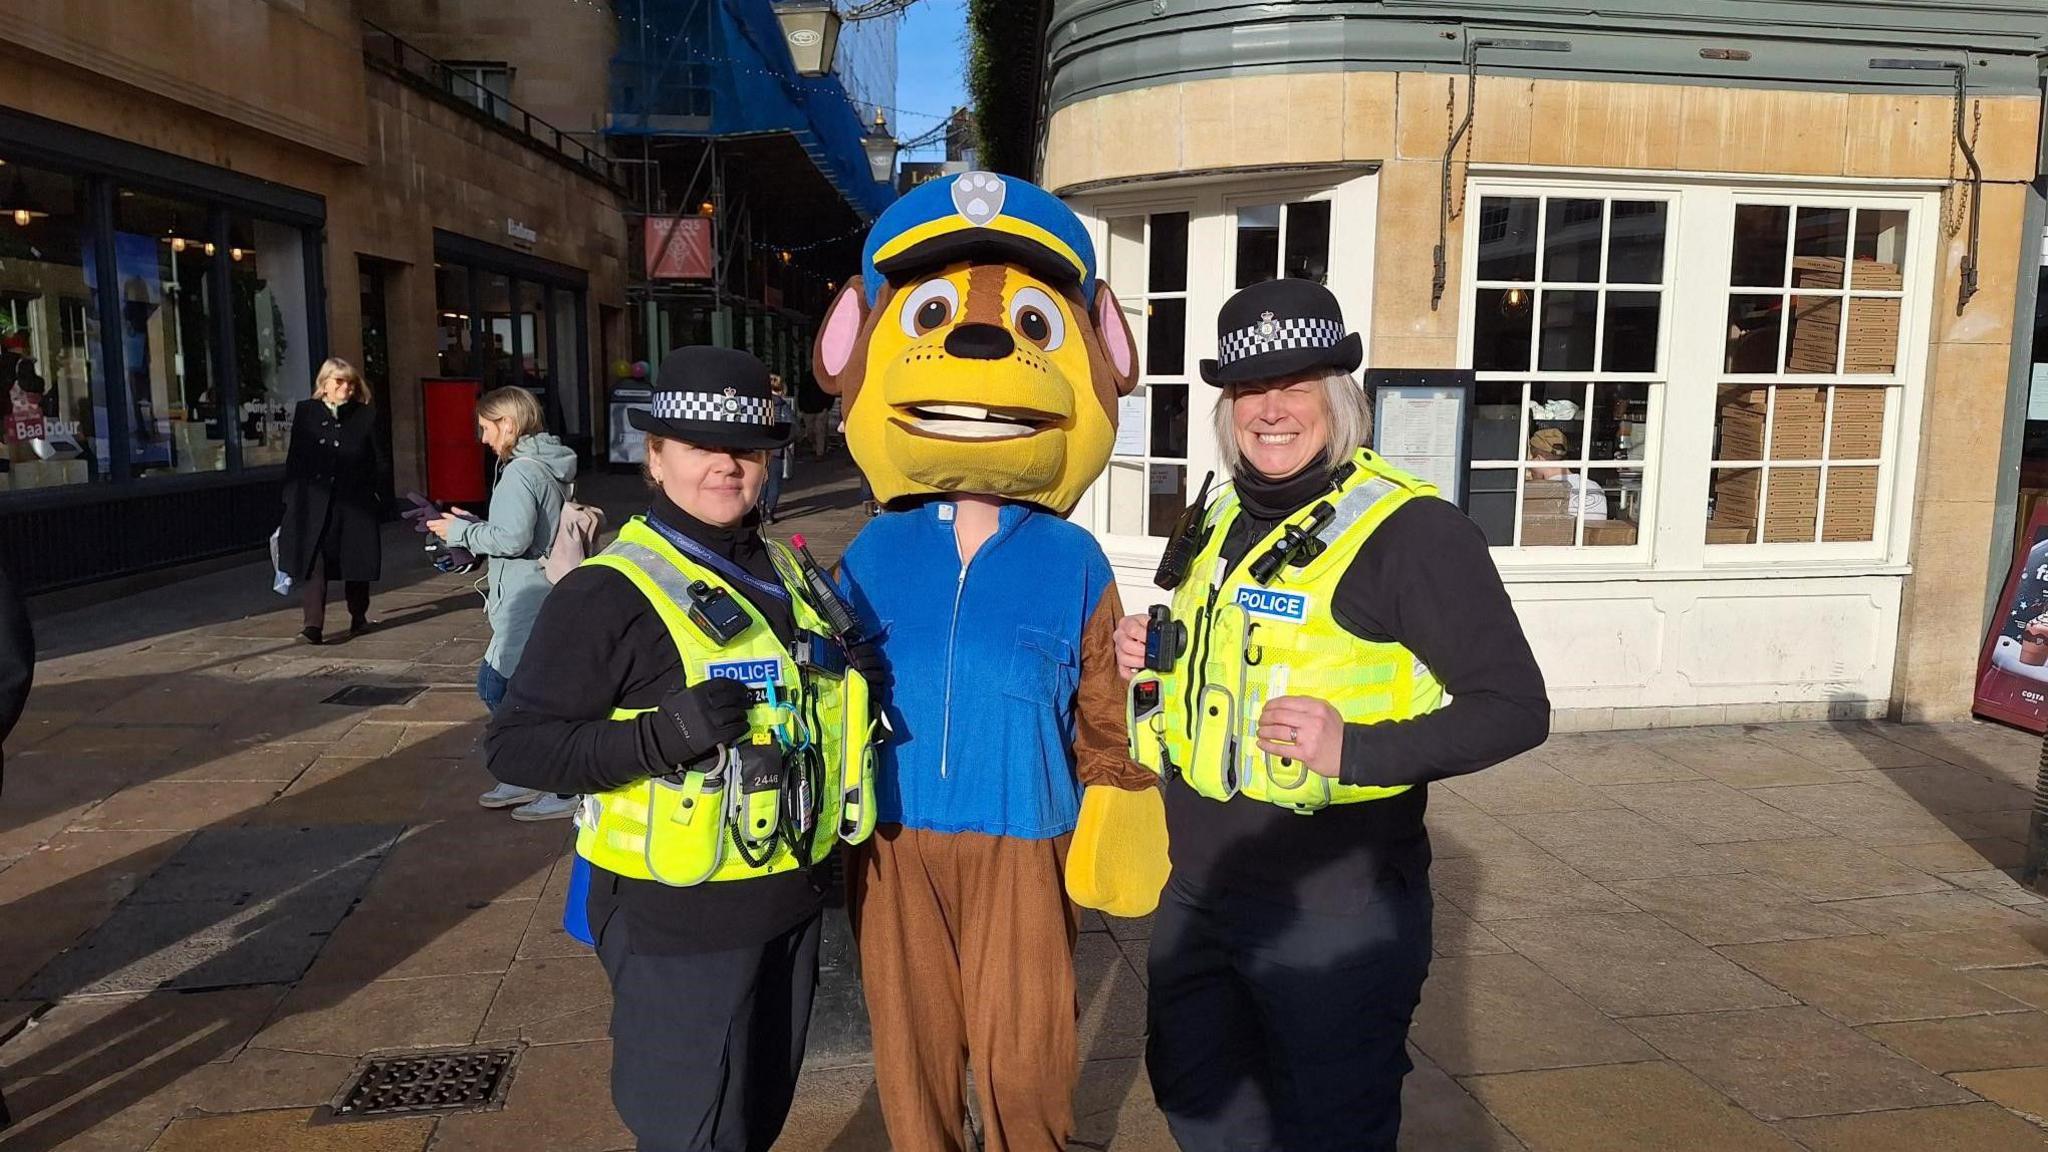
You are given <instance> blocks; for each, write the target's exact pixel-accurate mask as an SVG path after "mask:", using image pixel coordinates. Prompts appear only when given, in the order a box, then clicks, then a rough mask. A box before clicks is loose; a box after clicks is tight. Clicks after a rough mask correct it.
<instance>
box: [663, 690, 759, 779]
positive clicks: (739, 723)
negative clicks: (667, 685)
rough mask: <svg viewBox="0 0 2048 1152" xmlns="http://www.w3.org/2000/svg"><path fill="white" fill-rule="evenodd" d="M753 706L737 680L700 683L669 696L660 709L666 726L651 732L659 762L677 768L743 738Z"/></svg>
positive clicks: (750, 693) (751, 698) (750, 696)
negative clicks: (659, 755) (659, 753)
mask: <svg viewBox="0 0 2048 1152" xmlns="http://www.w3.org/2000/svg"><path fill="white" fill-rule="evenodd" d="M753 702H754V695H753V693H752V692H750V691H749V690H748V689H747V686H746V685H744V684H742V683H740V682H739V681H737V680H724V679H711V680H704V681H701V682H699V683H696V684H691V685H689V686H687V687H684V688H679V689H677V690H675V691H674V692H671V693H669V694H668V696H667V697H666V698H664V699H663V700H662V702H661V708H660V713H661V715H662V717H663V718H665V719H666V720H667V721H668V723H666V724H657V725H655V729H654V731H655V737H654V739H655V745H656V747H658V748H659V749H660V750H661V758H662V760H663V761H664V762H665V763H667V764H668V765H669V766H671V767H678V766H681V765H684V764H688V763H691V762H693V761H696V760H701V759H703V758H704V757H705V756H707V755H709V754H710V753H712V752H714V751H716V750H717V748H718V746H719V745H720V744H731V743H733V742H735V741H737V740H738V739H739V738H740V737H742V736H745V735H746V734H747V709H748V708H749V707H750V706H751V705H752V704H753Z"/></svg>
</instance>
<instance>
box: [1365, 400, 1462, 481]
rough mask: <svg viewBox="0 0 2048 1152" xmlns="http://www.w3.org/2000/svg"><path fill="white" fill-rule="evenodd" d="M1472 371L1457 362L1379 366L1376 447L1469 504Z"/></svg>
mask: <svg viewBox="0 0 2048 1152" xmlns="http://www.w3.org/2000/svg"><path fill="white" fill-rule="evenodd" d="M1472 380H1473V375H1472V372H1471V371H1470V370H1469V369H1455V368H1374V369H1372V370H1370V371H1368V372H1367V373H1366V386H1367V388H1368V389H1369V390H1370V392H1371V395H1372V400H1373V419H1372V434H1373V439H1372V448H1373V451H1375V452H1377V453H1379V454H1380V456H1381V457H1383V458H1384V459H1385V460H1386V462H1387V463H1389V464H1392V465H1393V466H1394V467H1396V468H1399V469H1401V470H1402V471H1404V472H1408V473H1411V474H1413V475H1415V476H1419V477H1421V478H1422V479H1424V480H1427V481H1429V482H1430V483H1432V484H1434V485H1436V486H1437V489H1438V490H1439V491H1440V492H1442V494H1443V498H1444V499H1446V500H1448V501H1450V502H1451V503H1453V504H1456V505H1458V506H1459V507H1461V508H1462V507H1464V505H1465V475H1466V473H1467V472H1468V471H1469V470H1470V469H1471V464H1472V448H1471V444H1472V440H1471V436H1470V435H1469V421H1470V418H1471V417H1470V410H1471V403H1472Z"/></svg>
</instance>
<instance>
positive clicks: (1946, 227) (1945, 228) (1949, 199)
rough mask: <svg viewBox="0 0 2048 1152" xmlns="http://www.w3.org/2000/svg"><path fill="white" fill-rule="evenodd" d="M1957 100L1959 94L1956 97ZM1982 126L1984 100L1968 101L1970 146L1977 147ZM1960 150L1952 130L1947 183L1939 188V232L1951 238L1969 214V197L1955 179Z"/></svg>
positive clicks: (1958, 230)
mask: <svg viewBox="0 0 2048 1152" xmlns="http://www.w3.org/2000/svg"><path fill="white" fill-rule="evenodd" d="M1956 99H1957V100H1958V101H1960V100H1961V99H1962V97H1961V96H1958V97H1956ZM1983 126H1984V102H1983V101H1982V100H1972V101H1971V102H1970V147H1971V149H1973V150H1974V149H1975V148H1976V147H1977V130H1978V129H1980V128H1982V127H1983ZM1959 151H1960V148H1959V146H1958V142H1957V140H1956V139H1955V134H1954V132H1950V134H1949V141H1948V184H1947V186H1945V187H1944V188H1942V190H1941V201H1942V203H1941V234H1942V235H1943V236H1946V237H1951V238H1953V237H1954V236H1955V235H1956V233H1958V232H1961V231H1962V230H1963V221H1964V219H1965V218H1967V217H1968V215H1969V197H1968V195H1967V194H1966V193H1965V190H1964V188H1963V185H1962V183H1961V182H1960V181H1958V180H1957V179H1956V154H1957V153H1958V152H1959Z"/></svg>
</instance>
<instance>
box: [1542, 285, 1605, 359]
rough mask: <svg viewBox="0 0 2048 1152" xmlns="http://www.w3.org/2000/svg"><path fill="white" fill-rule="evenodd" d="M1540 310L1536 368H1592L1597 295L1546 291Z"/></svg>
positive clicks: (1595, 293) (1597, 305)
mask: <svg viewBox="0 0 2048 1152" xmlns="http://www.w3.org/2000/svg"><path fill="white" fill-rule="evenodd" d="M1539 307H1540V309H1541V311H1542V313H1543V326H1542V329H1541V331H1539V332H1538V333H1537V336H1536V342H1537V354H1536V367H1537V369H1538V370H1539V371H1543V372H1582V371H1588V370H1590V369H1591V368H1592V367H1593V332H1594V326H1595V324H1596V322H1597V318H1598V317H1599V314H1600V293H1598V292H1595V291H1590V290H1570V289H1568V290H1564V291H1559V290H1556V289H1549V288H1546V289H1544V291H1543V296H1542V300H1541V302H1540V304H1539Z"/></svg>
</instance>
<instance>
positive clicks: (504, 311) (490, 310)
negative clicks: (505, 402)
mask: <svg viewBox="0 0 2048 1152" xmlns="http://www.w3.org/2000/svg"><path fill="white" fill-rule="evenodd" d="M477 285H478V294H479V300H478V307H479V308H481V309H482V310H483V316H484V331H483V344H482V346H481V347H480V348H479V349H478V352H479V360H480V363H479V365H478V366H479V368H480V369H481V374H482V376H483V382H484V391H486V392H489V391H490V390H492V389H493V388H503V387H506V386H507V385H510V384H512V383H514V382H515V380H516V377H515V376H514V374H513V371H512V355H513V348H514V344H513V336H512V323H513V316H512V280H511V278H510V277H508V276H506V275H505V274H503V273H501V272H479V273H477Z"/></svg>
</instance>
